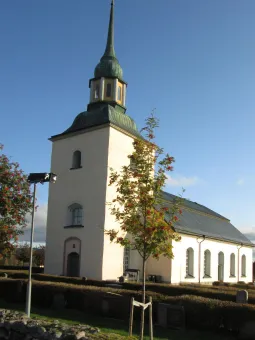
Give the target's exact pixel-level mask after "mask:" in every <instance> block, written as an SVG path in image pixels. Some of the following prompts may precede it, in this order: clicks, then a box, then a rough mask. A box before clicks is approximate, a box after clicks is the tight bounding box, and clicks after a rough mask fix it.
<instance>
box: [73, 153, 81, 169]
mask: <svg viewBox="0 0 255 340" xmlns="http://www.w3.org/2000/svg"><path fill="white" fill-rule="evenodd" d="M78 168H81V152H80V151H79V150H76V151H74V153H73V162H72V169H78Z"/></svg>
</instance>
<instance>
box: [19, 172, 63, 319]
mask: <svg viewBox="0 0 255 340" xmlns="http://www.w3.org/2000/svg"><path fill="white" fill-rule="evenodd" d="M56 180H57V175H56V174H53V173H47V172H43V173H41V172H40V173H31V174H29V176H28V179H27V181H28V182H29V183H31V184H33V187H34V190H33V210H32V221H31V234H30V256H29V274H28V285H27V296H26V314H27V316H28V317H29V318H30V310H31V292H32V267H33V239H34V217H35V198H36V184H37V183H41V184H43V183H45V182H51V183H55V182H56Z"/></svg>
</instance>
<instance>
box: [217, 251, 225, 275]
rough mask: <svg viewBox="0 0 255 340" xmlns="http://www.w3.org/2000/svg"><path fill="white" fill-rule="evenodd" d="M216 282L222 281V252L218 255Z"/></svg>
mask: <svg viewBox="0 0 255 340" xmlns="http://www.w3.org/2000/svg"><path fill="white" fill-rule="evenodd" d="M218 280H219V281H223V280H224V254H223V252H222V251H220V252H219V254H218Z"/></svg>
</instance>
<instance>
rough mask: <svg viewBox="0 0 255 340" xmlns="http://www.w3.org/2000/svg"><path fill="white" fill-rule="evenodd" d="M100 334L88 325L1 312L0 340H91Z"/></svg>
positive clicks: (96, 329)
mask: <svg viewBox="0 0 255 340" xmlns="http://www.w3.org/2000/svg"><path fill="white" fill-rule="evenodd" d="M98 332H99V329H98V328H94V327H90V326H86V325H71V326H70V325H67V324H64V323H60V322H59V321H58V320H54V321H49V320H41V319H40V320H36V319H29V318H28V317H27V316H26V315H25V314H23V313H20V312H15V311H10V310H0V340H4V339H6V340H9V339H10V340H23V339H24V340H35V339H36V340H55V339H61V340H62V339H63V340H89V339H91V337H90V336H91V334H95V333H98Z"/></svg>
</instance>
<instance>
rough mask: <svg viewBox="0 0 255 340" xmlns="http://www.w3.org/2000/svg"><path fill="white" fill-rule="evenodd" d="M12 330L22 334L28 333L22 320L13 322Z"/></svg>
mask: <svg viewBox="0 0 255 340" xmlns="http://www.w3.org/2000/svg"><path fill="white" fill-rule="evenodd" d="M10 328H11V330H12V331H15V332H18V333H21V334H26V333H27V327H26V325H25V324H24V323H23V322H21V321H15V322H14V323H12V324H11V327H10Z"/></svg>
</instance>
